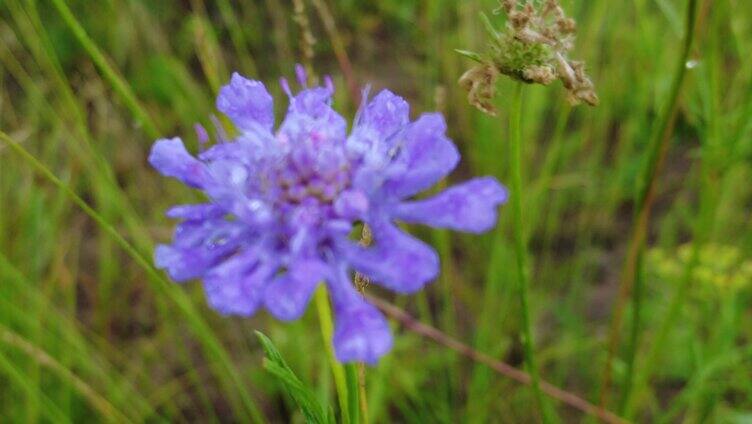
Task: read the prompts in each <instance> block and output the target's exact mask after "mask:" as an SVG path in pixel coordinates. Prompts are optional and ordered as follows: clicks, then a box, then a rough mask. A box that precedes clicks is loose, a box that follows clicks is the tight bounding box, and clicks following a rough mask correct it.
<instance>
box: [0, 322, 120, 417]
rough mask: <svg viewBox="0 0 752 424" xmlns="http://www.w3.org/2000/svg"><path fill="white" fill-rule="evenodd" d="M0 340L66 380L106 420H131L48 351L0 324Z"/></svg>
mask: <svg viewBox="0 0 752 424" xmlns="http://www.w3.org/2000/svg"><path fill="white" fill-rule="evenodd" d="M0 342H2V343H4V344H5V345H7V346H11V347H13V348H15V349H18V350H20V351H22V352H23V353H25V354H26V355H27V356H28V357H29V358H31V359H32V360H34V361H35V362H36V363H38V364H39V365H41V366H43V367H45V368H46V369H48V370H49V371H51V372H52V373H53V374H56V375H57V376H58V377H59V378H60V379H61V380H63V381H68V382H69V383H70V384H71V386H73V387H74V388H75V389H76V391H78V392H79V394H80V395H81V396H82V397H83V398H85V399H86V400H87V401H88V403H89V404H90V405H91V406H92V407H93V408H94V409H96V410H97V412H99V413H100V414H101V415H102V417H103V418H106V419H107V421H118V422H132V421H131V419H130V418H128V417H126V415H125V414H124V413H123V412H121V411H119V410H118V409H117V408H115V407H114V406H113V405H112V404H111V403H110V402H108V401H107V399H105V398H103V397H102V396H100V395H99V393H97V391H96V390H94V389H93V388H92V387H91V386H89V385H88V384H87V383H86V382H85V381H83V380H81V379H80V378H79V377H78V376H76V375H75V374H73V373H72V372H71V371H70V370H68V369H67V368H65V367H64V366H63V365H61V364H60V363H59V362H58V361H56V360H55V359H54V358H53V357H52V356H50V355H49V354H48V353H46V352H45V351H43V350H42V349H40V348H39V347H37V346H35V345H34V344H32V343H31V342H29V341H27V340H24V338H23V337H21V336H20V335H18V334H16V333H14V332H13V331H11V330H9V329H8V328H7V327H5V326H4V325H1V324H0Z"/></svg>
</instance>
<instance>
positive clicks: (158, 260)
mask: <svg viewBox="0 0 752 424" xmlns="http://www.w3.org/2000/svg"><path fill="white" fill-rule="evenodd" d="M202 253H204V252H202V251H201V250H200V249H198V248H189V249H180V248H175V247H173V246H168V245H164V244H160V245H158V246H157V248H156V249H155V250H154V263H155V264H156V266H157V268H159V269H164V270H167V273H168V274H169V275H170V278H172V279H173V280H174V281H176V282H178V283H182V282H184V281H188V280H192V279H194V278H199V277H201V276H202V275H204V273H205V272H206V271H207V270H208V269H209V268H210V267H211V266H212V265H213V264H214V262H215V260H216V257H214V256H213V255H211V256H206V255H203V254H202Z"/></svg>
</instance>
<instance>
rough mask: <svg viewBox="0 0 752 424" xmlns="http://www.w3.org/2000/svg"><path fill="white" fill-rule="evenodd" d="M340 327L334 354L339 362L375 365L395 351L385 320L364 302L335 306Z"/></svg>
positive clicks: (335, 340)
mask: <svg viewBox="0 0 752 424" xmlns="http://www.w3.org/2000/svg"><path fill="white" fill-rule="evenodd" d="M335 309H336V311H337V312H336V315H337V324H336V328H335V330H334V340H333V344H334V352H335V354H336V355H337V359H338V360H339V361H340V362H365V363H368V364H371V365H374V364H376V362H377V361H378V360H379V358H380V357H381V356H383V355H384V354H385V353H387V352H389V350H391V348H392V344H393V340H392V333H391V331H390V330H389V324H388V323H387V321H386V319H385V318H384V316H383V315H382V314H381V312H379V310H378V309H376V308H375V307H374V306H373V305H370V304H368V303H366V302H365V301H364V300H362V299H361V300H359V301H354V302H349V303H348V304H346V305H337V304H335Z"/></svg>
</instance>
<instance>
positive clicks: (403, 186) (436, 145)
mask: <svg viewBox="0 0 752 424" xmlns="http://www.w3.org/2000/svg"><path fill="white" fill-rule="evenodd" d="M395 147H396V148H398V149H399V150H398V151H397V153H396V157H395V158H394V161H393V162H392V163H391V164H390V165H389V167H388V168H387V170H386V172H387V174H388V178H387V181H386V182H385V189H386V192H387V193H388V194H390V195H392V196H394V197H396V198H398V199H404V198H406V197H409V196H412V195H415V194H417V193H420V192H421V191H423V190H425V189H427V188H430V187H431V186H432V185H434V184H436V183H437V182H438V181H439V180H440V179H441V178H443V177H444V176H446V175H447V174H448V173H450V172H451V171H452V170H453V169H454V167H455V166H457V162H458V161H459V158H460V156H459V152H458V151H457V148H456V147H455V146H454V143H452V141H451V140H449V139H448V138H447V137H446V123H445V122H444V118H443V117H442V116H441V114H438V113H432V114H425V115H423V116H421V117H420V118H419V119H418V120H417V121H415V122H414V123H412V124H410V125H409V126H408V127H407V129H406V130H405V132H404V133H402V134H401V135H399V139H398V140H397V143H396V144H395Z"/></svg>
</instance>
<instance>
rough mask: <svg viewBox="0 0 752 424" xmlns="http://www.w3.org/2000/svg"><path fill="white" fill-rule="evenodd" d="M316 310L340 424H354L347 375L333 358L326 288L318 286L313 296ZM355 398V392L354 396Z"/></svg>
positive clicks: (331, 330) (330, 312)
mask: <svg viewBox="0 0 752 424" xmlns="http://www.w3.org/2000/svg"><path fill="white" fill-rule="evenodd" d="M315 302H316V310H317V312H318V316H319V326H320V327H321V337H322V338H323V341H324V346H325V349H326V356H327V359H328V360H329V366H331V367H332V375H333V376H334V386H335V387H336V389H337V398H338V401H339V409H340V412H341V416H342V422H343V423H345V424H350V423H355V422H357V419H355V420H352V419H351V418H352V416H351V415H352V412H351V410H350V402H349V397H350V396H349V395H350V393H349V391H348V384H347V375H346V374H345V367H344V366H343V365H342V364H341V363H339V361H337V358H336V357H335V356H334V348H333V347H332V337H333V335H334V324H333V323H334V320H333V318H332V308H331V306H330V305H329V298H328V297H327V294H326V286H325V285H323V284H322V285H320V286H319V288H318V289H317V290H316V294H315ZM354 396H357V392H356V393H355V394H354Z"/></svg>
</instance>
